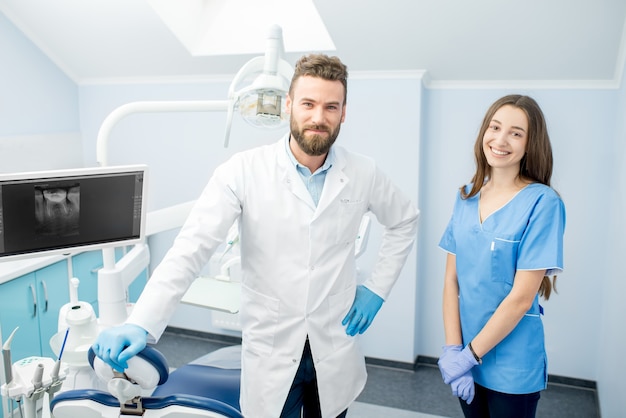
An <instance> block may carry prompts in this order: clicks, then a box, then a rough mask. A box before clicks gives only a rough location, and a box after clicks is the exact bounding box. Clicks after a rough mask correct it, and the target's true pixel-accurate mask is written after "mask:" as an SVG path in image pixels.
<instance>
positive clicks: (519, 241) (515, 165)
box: [439, 95, 565, 418]
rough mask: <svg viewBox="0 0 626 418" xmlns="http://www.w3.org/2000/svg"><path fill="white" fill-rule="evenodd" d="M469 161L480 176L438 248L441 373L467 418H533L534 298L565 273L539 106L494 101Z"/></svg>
mask: <svg viewBox="0 0 626 418" xmlns="http://www.w3.org/2000/svg"><path fill="white" fill-rule="evenodd" d="M474 153H475V157H476V166H477V167H476V173H475V174H474V177H473V179H472V181H471V183H470V184H468V185H465V186H463V187H461V189H460V190H459V192H458V194H457V199H456V203H455V206H454V211H453V214H452V219H451V220H450V222H449V224H448V227H447V228H446V230H445V232H444V234H443V237H442V238H441V241H440V243H439V246H440V247H441V248H442V249H443V250H445V251H446V252H447V253H448V256H447V263H446V271H445V277H444V296H443V319H444V329H445V336H446V345H445V346H444V348H443V354H442V355H441V357H440V359H439V368H440V370H441V374H442V376H443V380H444V382H445V383H446V384H449V385H450V386H451V388H452V393H453V394H454V395H456V396H458V397H459V398H461V400H462V401H461V407H462V409H463V412H464V414H465V416H466V417H468V418H478V417H484V416H493V417H496V416H497V417H500V416H502V417H509V418H513V417H518V418H533V417H534V416H535V411H536V409H537V404H538V401H539V397H540V391H542V390H544V389H546V387H547V379H546V376H547V358H546V350H545V347H544V338H543V324H542V322H541V315H542V314H543V308H542V307H541V306H540V305H539V296H543V297H544V298H545V299H548V297H549V296H550V293H551V290H552V284H551V282H550V280H549V279H548V277H547V276H550V275H553V274H556V273H557V272H560V271H562V269H563V232H564V229H565V207H564V205H563V202H562V201H561V198H560V197H559V195H558V194H557V193H556V192H555V191H554V190H553V189H552V188H551V187H550V177H551V175H552V149H551V146H550V138H549V136H548V132H547V129H546V124H545V119H544V116H543V113H542V112H541V109H540V108H539V106H538V105H537V103H536V102H535V101H534V100H533V99H532V98H530V97H527V96H520V95H510V96H505V97H503V98H501V99H499V100H497V101H496V102H495V103H494V104H493V105H492V106H491V107H490V108H489V110H488V111H487V114H486V115H485V117H484V119H483V123H482V127H481V129H480V133H479V135H478V137H477V139H476V142H475V145H474Z"/></svg>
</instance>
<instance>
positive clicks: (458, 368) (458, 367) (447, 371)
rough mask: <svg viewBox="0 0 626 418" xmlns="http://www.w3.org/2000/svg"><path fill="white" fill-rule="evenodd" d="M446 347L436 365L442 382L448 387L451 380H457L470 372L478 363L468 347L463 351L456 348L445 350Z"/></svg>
mask: <svg viewBox="0 0 626 418" xmlns="http://www.w3.org/2000/svg"><path fill="white" fill-rule="evenodd" d="M446 347H447V346H446ZM446 347H444V352H443V354H442V356H441V357H439V361H438V362H437V364H438V365H439V370H440V371H441V377H443V382H444V383H445V384H446V385H449V384H450V383H451V382H452V381H453V380H455V379H458V378H459V377H461V376H463V375H464V374H465V373H466V372H467V371H469V370H471V369H472V367H474V366H476V365H478V362H477V361H476V359H475V358H474V355H473V354H472V352H471V351H470V349H469V347H465V348H464V349H463V350H458V347H456V346H455V348H449V349H447V350H446Z"/></svg>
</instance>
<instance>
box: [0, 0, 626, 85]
mask: <svg viewBox="0 0 626 418" xmlns="http://www.w3.org/2000/svg"><path fill="white" fill-rule="evenodd" d="M172 1H183V0H172ZM187 1H204V0H187ZM231 1H236V0H231ZM257 1H262V0H257ZM293 1H299V0H293ZM313 3H314V4H315V6H316V7H317V10H318V12H319V15H320V16H321V18H322V20H323V21H324V23H325V25H326V28H327V30H328V32H329V34H330V36H331V37H332V40H333V42H334V44H335V46H336V48H337V50H336V51H333V52H330V53H331V54H333V55H337V56H339V57H340V58H341V59H342V60H343V61H344V62H345V63H346V64H347V65H348V67H349V70H351V71H352V72H373V71H376V72H378V71H400V72H404V71H407V72H410V71H421V70H425V71H426V72H427V79H428V80H430V82H431V83H432V84H434V85H436V84H446V83H448V84H455V83H456V84H463V83H475V82H481V83H515V82H521V83H548V84H551V85H559V84H567V85H580V86H583V87H584V86H585V85H595V86H597V85H600V86H602V85H605V86H614V85H615V84H616V83H618V81H619V80H620V79H621V73H622V67H623V65H624V61H625V56H626V35H625V22H626V1H624V0H549V1H546V0H525V1H513V0H473V1H472V0H384V1H381V0H376V1H374V0H314V1H313ZM0 11H1V12H3V13H4V14H5V16H6V17H7V18H8V19H9V20H10V21H11V22H13V24H15V25H16V26H17V27H18V28H19V29H20V30H21V31H22V32H23V33H24V35H25V36H27V37H28V38H29V39H31V40H32V42H33V43H35V44H36V45H37V46H38V47H39V48H40V49H41V50H42V51H43V52H44V53H46V54H47V55H48V56H49V57H50V59H51V60H53V61H54V62H55V63H56V64H57V65H58V66H59V67H60V68H61V69H62V70H63V71H64V72H66V73H67V75H68V76H69V77H71V78H72V79H73V80H75V81H76V82H77V83H90V82H102V81H110V80H112V79H117V80H121V79H123V80H132V79H155V78H161V77H167V78H193V77H205V76H225V75H232V74H235V73H236V72H237V70H238V69H239V68H240V67H241V66H242V65H243V64H244V63H245V62H247V61H248V60H249V59H251V58H252V57H253V56H255V55H227V56H207V57H197V56H196V57H193V56H191V54H190V53H189V52H188V51H187V50H186V49H185V47H184V46H183V45H182V43H180V42H179V41H178V40H177V39H176V38H175V36H174V35H173V34H172V33H171V32H170V31H169V30H168V29H167V27H166V25H165V24H164V23H163V21H162V20H161V19H160V18H159V16H158V14H157V13H156V12H155V11H154V10H153V9H152V8H151V7H150V6H149V4H148V1H147V0H45V1H44V0H0ZM242 12H245V8H242ZM235 23H236V22H235ZM271 23H273V22H268V26H269V25H270V24H271ZM302 26H304V25H302ZM301 29H302V30H303V31H305V33H306V31H307V27H302V28H301ZM251 36H254V37H263V38H264V37H265V33H261V34H251ZM284 36H285V38H287V37H288V36H289V34H288V33H285V34H284ZM259 55H260V54H259ZM300 55H301V53H287V54H286V57H285V58H286V60H287V61H289V62H290V63H292V64H293V63H294V62H295V60H296V59H297V58H298V57H299V56H300Z"/></svg>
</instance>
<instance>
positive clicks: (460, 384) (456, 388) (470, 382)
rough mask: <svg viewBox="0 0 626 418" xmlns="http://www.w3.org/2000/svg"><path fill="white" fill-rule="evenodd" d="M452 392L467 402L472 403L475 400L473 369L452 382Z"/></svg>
mask: <svg viewBox="0 0 626 418" xmlns="http://www.w3.org/2000/svg"><path fill="white" fill-rule="evenodd" d="M450 387H451V388H452V394H453V395H454V396H456V397H459V398H461V399H463V400H464V401H465V402H467V404H468V405H469V404H471V403H472V401H473V400H474V391H475V388H474V376H472V371H471V370H468V371H466V372H465V374H464V375H462V376H461V377H459V378H458V379H456V380H453V381H452V382H451V383H450Z"/></svg>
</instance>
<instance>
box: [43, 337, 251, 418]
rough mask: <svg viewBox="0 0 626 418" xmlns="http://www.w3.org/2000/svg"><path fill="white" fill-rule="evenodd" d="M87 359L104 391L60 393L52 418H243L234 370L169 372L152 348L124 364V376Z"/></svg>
mask: <svg viewBox="0 0 626 418" xmlns="http://www.w3.org/2000/svg"><path fill="white" fill-rule="evenodd" d="M88 358H89V364H90V365H91V367H92V368H93V369H94V371H95V372H96V374H97V375H98V376H99V377H100V378H101V379H104V380H106V381H107V382H108V383H107V388H108V392H104V391H101V390H94V389H74V390H68V391H66V392H60V393H58V394H57V395H56V396H55V397H54V398H53V399H52V401H51V402H50V410H51V411H52V415H53V416H54V417H55V418H118V417H132V416H143V417H144V418H157V417H159V418H208V417H210V418H218V417H219V418H243V415H242V414H241V412H240V411H239V385H240V374H241V371H240V370H239V369H237V368H221V367H214V366H210V365H205V364H186V365H184V366H182V367H180V368H178V369H176V370H174V371H173V372H172V373H169V368H168V365H167V361H166V360H165V357H164V356H163V355H162V354H161V352H159V351H158V350H157V349H156V348H154V347H151V346H147V347H146V348H144V349H143V350H142V351H141V352H140V353H139V354H137V355H136V356H135V357H133V358H131V359H130V360H128V369H126V371H125V373H123V374H122V373H117V372H114V371H113V370H112V369H111V367H110V366H108V365H107V364H106V363H104V362H103V361H102V360H100V359H99V358H97V357H96V356H95V353H94V352H93V350H91V349H90V350H89V354H88Z"/></svg>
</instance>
